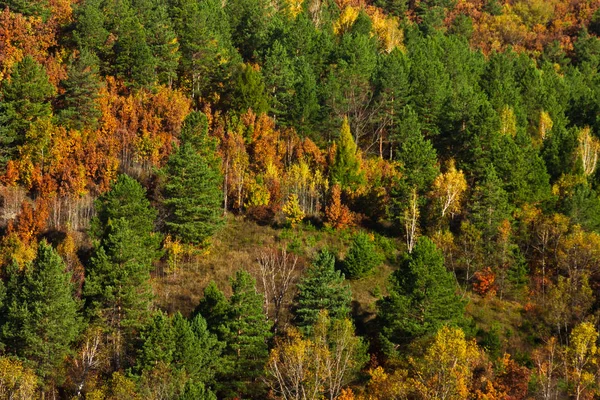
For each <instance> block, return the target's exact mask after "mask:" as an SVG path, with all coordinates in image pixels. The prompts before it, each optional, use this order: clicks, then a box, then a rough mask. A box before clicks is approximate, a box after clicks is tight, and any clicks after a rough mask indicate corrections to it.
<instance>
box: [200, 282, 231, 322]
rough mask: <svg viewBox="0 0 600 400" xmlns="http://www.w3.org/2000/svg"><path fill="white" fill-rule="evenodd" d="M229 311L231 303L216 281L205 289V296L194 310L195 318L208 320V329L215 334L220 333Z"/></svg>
mask: <svg viewBox="0 0 600 400" xmlns="http://www.w3.org/2000/svg"><path fill="white" fill-rule="evenodd" d="M228 309H229V302H228V301H227V298H226V297H225V295H224V294H223V292H222V291H221V290H219V288H218V287H217V284H216V283H215V282H214V281H211V282H210V283H209V284H208V286H207V287H206V288H205V289H204V296H203V297H202V299H201V300H200V303H199V304H198V306H197V307H196V309H195V310H194V313H193V315H194V316H200V317H202V318H204V319H205V320H206V323H207V325H208V329H209V330H210V331H211V332H213V333H219V334H220V331H219V327H220V326H221V324H222V323H223V322H224V321H225V316H226V315H227V312H228Z"/></svg>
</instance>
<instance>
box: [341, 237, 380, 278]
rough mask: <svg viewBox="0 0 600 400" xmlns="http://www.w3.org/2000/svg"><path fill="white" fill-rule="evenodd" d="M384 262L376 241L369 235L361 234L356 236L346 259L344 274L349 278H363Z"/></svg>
mask: <svg viewBox="0 0 600 400" xmlns="http://www.w3.org/2000/svg"><path fill="white" fill-rule="evenodd" d="M382 261H383V260H382V256H381V254H380V253H379V252H378V251H377V247H376V245H375V242H374V240H373V239H371V237H370V236H369V235H368V234H366V233H364V232H359V233H357V234H356V235H354V238H353V239H352V244H351V245H350V249H349V250H348V254H346V258H344V273H345V274H346V276H347V277H348V278H352V279H356V278H362V277H364V276H366V275H368V274H370V273H371V272H373V270H374V269H375V268H376V267H378V266H379V265H380V264H381V262H382Z"/></svg>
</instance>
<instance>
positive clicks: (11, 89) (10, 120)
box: [0, 56, 56, 164]
mask: <svg viewBox="0 0 600 400" xmlns="http://www.w3.org/2000/svg"><path fill="white" fill-rule="evenodd" d="M55 92H56V90H55V88H54V86H52V84H51V83H50V82H49V80H48V75H47V74H46V70H45V69H44V67H43V66H42V65H40V64H39V63H38V62H36V61H35V60H34V59H33V58H32V57H31V56H26V57H25V58H23V60H22V61H20V62H19V63H17V64H15V65H14V66H13V69H12V72H11V76H10V80H6V79H5V80H4V81H3V82H2V87H1V90H0V94H1V101H0V163H1V164H5V163H6V162H7V161H8V160H9V159H10V158H11V157H13V156H14V155H15V152H16V150H17V147H18V146H20V145H22V144H23V143H24V142H25V133H26V132H27V130H28V129H29V127H30V126H31V124H32V123H34V122H35V121H36V120H38V119H41V118H44V117H48V116H50V115H51V113H52V108H51V106H50V101H49V100H50V99H51V97H52V96H54V94H55Z"/></svg>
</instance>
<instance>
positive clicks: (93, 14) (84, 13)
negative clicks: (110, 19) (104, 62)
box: [73, 0, 109, 57]
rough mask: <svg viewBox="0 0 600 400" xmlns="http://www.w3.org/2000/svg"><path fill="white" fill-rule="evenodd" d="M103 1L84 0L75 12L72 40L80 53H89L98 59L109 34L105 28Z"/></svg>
mask: <svg viewBox="0 0 600 400" xmlns="http://www.w3.org/2000/svg"><path fill="white" fill-rule="evenodd" d="M102 5H103V0H86V1H84V2H82V4H81V5H80V6H79V7H77V9H76V10H75V12H74V14H75V32H73V38H74V39H75V43H77V46H78V47H79V49H80V51H90V52H93V53H94V54H96V55H97V56H98V57H100V56H101V55H102V54H103V52H104V51H105V50H106V49H105V44H106V40H107V38H108V36H109V32H108V30H107V29H106V27H105V23H106V15H105V13H104V11H103V10H102Z"/></svg>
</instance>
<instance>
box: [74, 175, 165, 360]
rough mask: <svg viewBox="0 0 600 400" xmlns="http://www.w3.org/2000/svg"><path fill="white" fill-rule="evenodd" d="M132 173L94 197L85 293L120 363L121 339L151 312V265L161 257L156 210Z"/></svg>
mask: <svg viewBox="0 0 600 400" xmlns="http://www.w3.org/2000/svg"><path fill="white" fill-rule="evenodd" d="M145 194H146V193H145V190H144V189H143V188H142V186H141V185H140V184H139V183H138V182H137V181H136V180H135V179H133V178H130V177H129V176H127V175H120V176H119V177H118V179H117V181H116V182H115V184H114V185H113V186H112V188H111V190H110V191H108V192H107V193H105V194H104V195H102V196H101V197H100V198H99V199H98V201H97V202H96V209H97V216H96V217H95V218H94V220H93V221H92V230H91V234H92V236H93V237H94V238H95V240H96V242H95V248H94V252H93V256H92V258H91V260H90V262H89V265H88V266H87V269H86V280H85V285H84V288H83V294H84V296H85V298H86V305H87V309H88V312H89V314H90V315H91V316H92V317H93V318H94V319H98V320H99V321H101V322H102V323H104V324H105V325H106V326H107V327H108V328H109V335H110V336H111V338H112V346H113V362H114V363H115V364H116V366H117V367H118V366H120V363H121V361H122V360H121V357H122V355H123V351H124V348H123V346H124V343H123V338H125V339H126V338H128V337H130V336H131V335H133V334H134V333H135V332H136V331H137V329H139V328H140V327H142V326H143V325H144V323H145V322H146V320H147V318H149V316H150V304H151V299H152V291H151V287H150V270H151V269H152V262H153V261H154V260H155V259H156V258H158V256H159V254H160V253H159V252H158V246H159V244H160V236H159V235H157V234H155V233H153V228H154V219H155V218H156V211H155V210H154V209H152V207H151V206H150V202H149V201H148V200H147V199H146V196H145Z"/></svg>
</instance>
